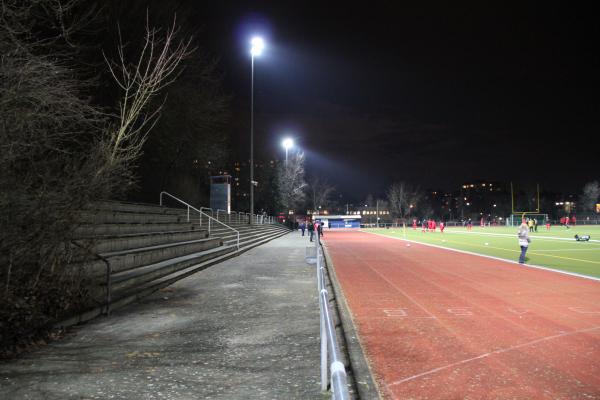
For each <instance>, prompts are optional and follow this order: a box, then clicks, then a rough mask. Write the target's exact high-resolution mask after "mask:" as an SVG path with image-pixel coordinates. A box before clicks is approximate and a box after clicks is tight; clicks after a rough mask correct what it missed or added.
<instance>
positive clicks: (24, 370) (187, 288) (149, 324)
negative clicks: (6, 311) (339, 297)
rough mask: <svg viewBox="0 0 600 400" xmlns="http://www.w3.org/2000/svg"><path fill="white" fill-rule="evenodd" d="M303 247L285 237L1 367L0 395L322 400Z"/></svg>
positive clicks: (312, 293) (309, 270)
mask: <svg viewBox="0 0 600 400" xmlns="http://www.w3.org/2000/svg"><path fill="white" fill-rule="evenodd" d="M307 244H308V240H307V238H306V237H301V236H300V235H299V233H298V232H293V233H291V234H288V235H285V236H283V237H280V238H278V239H275V240H273V241H271V242H269V243H267V244H264V245H262V246H260V247H257V248H254V249H252V250H250V251H248V252H247V253H244V254H242V255H240V256H238V257H235V258H232V259H229V260H226V261H224V262H222V263H220V264H218V265H215V266H213V267H211V268H209V269H207V270H204V271H201V272H199V273H196V274H194V275H192V276H190V277H188V278H185V279H183V280H181V281H179V282H177V283H175V284H173V285H172V286H169V287H167V288H165V289H162V290H160V291H158V292H156V293H154V294H153V295H150V296H148V297H146V298H144V299H142V300H141V301H139V302H136V303H134V304H131V305H129V306H127V307H125V308H122V309H119V310H117V311H115V312H114V313H113V314H112V315H111V316H110V317H108V318H107V317H99V318H97V319H95V320H93V321H91V322H89V323H87V324H84V325H80V326H78V327H75V328H73V329H71V332H70V333H69V334H68V336H67V337H65V338H63V339H62V340H60V341H57V342H55V343H52V344H50V345H48V346H47V347H46V348H44V349H41V350H39V351H35V352H32V353H30V354H26V355H23V356H22V357H20V358H19V359H16V360H12V361H8V362H3V363H1V364H0V398H2V399H50V400H53V399H283V398H285V399H320V398H325V397H326V396H325V395H323V394H322V393H321V392H320V386H319V305H318V297H317V288H316V287H317V284H316V276H315V269H314V266H310V265H307V264H306V263H305V260H304V255H305V247H306V245H307ZM327 397H329V396H327Z"/></svg>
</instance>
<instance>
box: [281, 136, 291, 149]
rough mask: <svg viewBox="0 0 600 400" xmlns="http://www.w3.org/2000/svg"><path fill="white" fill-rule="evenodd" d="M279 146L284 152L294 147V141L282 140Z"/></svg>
mask: <svg viewBox="0 0 600 400" xmlns="http://www.w3.org/2000/svg"><path fill="white" fill-rule="evenodd" d="M281 144H282V146H283V147H284V148H285V149H286V150H288V149H290V148H291V147H293V146H294V141H293V140H292V139H290V138H286V139H284V140H283V142H281Z"/></svg>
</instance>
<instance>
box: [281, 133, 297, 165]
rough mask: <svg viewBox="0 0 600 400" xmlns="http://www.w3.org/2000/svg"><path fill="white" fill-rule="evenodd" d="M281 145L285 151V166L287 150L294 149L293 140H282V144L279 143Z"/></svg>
mask: <svg viewBox="0 0 600 400" xmlns="http://www.w3.org/2000/svg"><path fill="white" fill-rule="evenodd" d="M281 145H282V146H283V148H284V149H285V164H286V165H287V160H288V150H289V149H291V148H292V147H294V140H293V139H292V138H285V139H283V142H281Z"/></svg>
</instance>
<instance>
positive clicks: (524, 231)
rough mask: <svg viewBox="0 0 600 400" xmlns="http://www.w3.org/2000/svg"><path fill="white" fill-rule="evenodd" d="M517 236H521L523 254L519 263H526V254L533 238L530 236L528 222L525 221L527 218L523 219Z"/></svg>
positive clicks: (520, 242)
mask: <svg viewBox="0 0 600 400" xmlns="http://www.w3.org/2000/svg"><path fill="white" fill-rule="evenodd" d="M517 237H518V238H519V246H520V247H521V256H520V257H519V264H524V263H525V254H526V253H527V249H528V248H529V243H531V239H530V238H529V229H528V227H527V223H526V222H525V218H523V219H522V222H521V226H519V231H518V232H517Z"/></svg>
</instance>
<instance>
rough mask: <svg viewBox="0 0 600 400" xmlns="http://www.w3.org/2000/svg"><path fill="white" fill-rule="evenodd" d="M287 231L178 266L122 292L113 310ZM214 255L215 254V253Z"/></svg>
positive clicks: (279, 231) (280, 231)
mask: <svg viewBox="0 0 600 400" xmlns="http://www.w3.org/2000/svg"><path fill="white" fill-rule="evenodd" d="M289 232H290V231H289V230H287V229H286V230H278V232H277V233H274V234H273V235H270V236H267V237H265V238H263V239H262V240H258V241H254V242H253V243H251V244H247V245H246V246H243V247H240V249H239V250H237V249H235V247H233V246H230V247H229V250H230V251H228V252H223V253H222V254H219V255H217V256H216V257H212V258H208V259H206V260H205V261H202V262H199V263H198V262H193V263H190V264H189V265H187V266H184V265H183V264H180V265H179V267H181V268H178V269H177V270H175V271H173V272H172V273H169V274H164V275H163V276H161V277H160V278H158V279H153V280H148V281H146V283H145V284H143V285H140V286H137V287H136V290H135V291H129V292H128V291H127V290H124V291H123V292H122V293H121V294H120V296H119V300H117V301H115V303H114V304H113V308H118V307H122V306H124V305H126V304H128V303H131V302H132V301H135V300H137V299H139V298H142V297H144V296H147V295H149V294H151V293H153V292H155V291H157V290H159V289H161V288H163V287H166V286H169V285H171V284H173V283H175V282H177V281H178V280H181V279H184V278H187V277H188V276H190V275H193V274H195V273H197V272H199V271H202V270H204V269H206V268H208V267H210V266H213V265H215V264H218V263H221V262H223V261H225V260H227V259H229V258H232V257H236V256H238V255H240V254H242V253H244V252H246V251H248V250H250V249H252V248H254V247H257V246H260V245H262V244H265V243H267V242H269V241H271V240H273V239H276V238H278V237H280V236H283V235H286V234H287V233H289ZM215 254H216V253H215Z"/></svg>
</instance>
